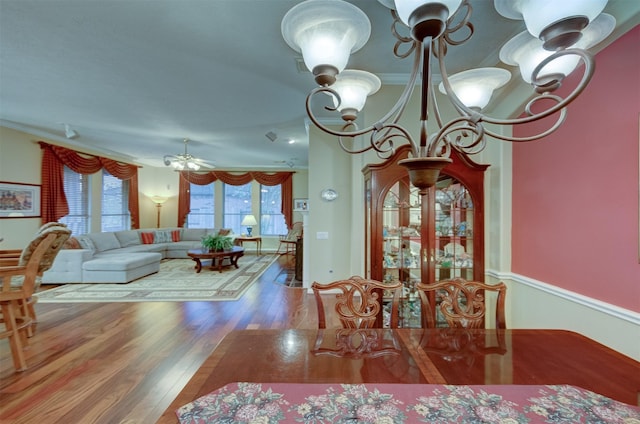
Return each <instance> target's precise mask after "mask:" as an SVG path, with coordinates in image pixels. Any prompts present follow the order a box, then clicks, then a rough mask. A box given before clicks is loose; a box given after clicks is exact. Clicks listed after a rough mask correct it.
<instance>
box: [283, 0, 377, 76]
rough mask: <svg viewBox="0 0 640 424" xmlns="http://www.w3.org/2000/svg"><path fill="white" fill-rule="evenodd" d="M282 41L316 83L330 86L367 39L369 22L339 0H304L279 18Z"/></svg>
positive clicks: (354, 7)
mask: <svg viewBox="0 0 640 424" xmlns="http://www.w3.org/2000/svg"><path fill="white" fill-rule="evenodd" d="M281 31H282V36H283V38H284V40H285V42H286V43H287V44H288V45H289V47H291V48H292V49H294V50H295V51H297V52H301V53H302V57H303V59H304V63H305V65H306V66H307V68H309V69H310V70H311V71H312V72H313V74H314V75H316V81H318V76H320V81H319V83H320V84H322V85H324V84H332V83H333V81H334V79H335V75H336V74H338V73H340V72H342V70H343V69H344V68H345V67H346V66H347V62H348V61H349V55H350V54H351V53H353V52H356V51H358V50H359V49H360V48H362V46H364V44H365V43H366V42H367V40H368V39H369V35H370V34H371V23H370V22H369V18H368V17H367V15H365V13H364V12H363V11H361V10H360V9H358V8H357V7H356V6H354V5H352V4H351V3H347V2H345V1H342V0H306V1H304V2H302V3H299V4H297V5H296V6H294V7H293V8H291V9H290V10H289V11H288V12H287V14H286V15H285V16H284V18H283V19H282V24H281Z"/></svg>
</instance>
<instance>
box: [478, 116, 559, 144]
mask: <svg viewBox="0 0 640 424" xmlns="http://www.w3.org/2000/svg"><path fill="white" fill-rule="evenodd" d="M566 117H567V109H566V108H565V109H562V110H561V111H560V114H559V115H558V119H557V120H556V122H555V123H554V124H553V126H551V127H550V128H548V129H547V130H546V131H544V132H541V133H538V134H535V135H532V136H529V137H513V136H507V135H503V134H498V133H495V132H493V131H490V130H486V133H487V135H489V136H490V137H492V138H495V139H498V140H502V141H511V142H526V141H534V140H539V139H541V138H543V137H546V136H548V135H549V134H551V133H553V132H555V131H556V130H557V129H558V128H560V126H561V125H562V124H563V123H564V121H565V119H566Z"/></svg>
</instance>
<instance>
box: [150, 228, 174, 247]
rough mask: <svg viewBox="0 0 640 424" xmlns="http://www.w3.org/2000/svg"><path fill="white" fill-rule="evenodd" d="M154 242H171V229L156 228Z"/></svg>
mask: <svg viewBox="0 0 640 424" xmlns="http://www.w3.org/2000/svg"><path fill="white" fill-rule="evenodd" d="M153 242H154V243H156V244H160V243H169V242H171V230H156V232H155V239H154V240H153Z"/></svg>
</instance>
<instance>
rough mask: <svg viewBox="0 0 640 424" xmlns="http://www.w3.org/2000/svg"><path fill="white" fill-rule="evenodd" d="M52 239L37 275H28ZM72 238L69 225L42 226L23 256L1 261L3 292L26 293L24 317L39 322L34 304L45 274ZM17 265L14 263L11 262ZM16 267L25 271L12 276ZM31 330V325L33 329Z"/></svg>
mask: <svg viewBox="0 0 640 424" xmlns="http://www.w3.org/2000/svg"><path fill="white" fill-rule="evenodd" d="M49 236H53V237H52V241H51V243H50V244H48V245H47V248H46V249H45V251H44V252H43V253H42V255H40V256H39V257H38V258H37V261H38V262H37V268H36V273H35V275H33V276H32V275H31V274H27V273H26V266H27V265H29V264H31V263H32V259H33V256H34V254H35V251H36V250H37V248H38V247H39V246H40V245H41V244H42V243H43V241H44V240H45V239H48V238H49ZM70 236H71V230H70V229H69V228H67V226H66V225H64V224H61V223H57V222H56V223H47V224H45V225H43V226H42V227H40V229H39V230H38V232H37V233H36V235H35V236H34V238H33V239H32V240H31V241H30V242H29V244H28V245H27V247H25V248H24V249H23V250H22V252H21V254H20V257H19V258H18V259H17V260H15V259H14V260H12V261H10V260H8V259H0V276H5V277H6V278H3V291H7V289H21V290H23V292H24V298H23V300H22V301H21V307H22V308H23V309H24V315H26V316H28V317H30V318H31V320H32V321H33V322H34V323H35V322H36V320H37V318H36V312H35V308H34V306H33V305H35V303H36V302H37V301H38V298H37V296H35V295H34V292H35V291H36V290H37V289H38V288H39V286H40V281H41V277H42V274H43V273H44V272H45V271H47V270H48V269H49V268H51V266H52V265H53V261H54V260H55V258H56V256H57V255H58V252H60V250H61V249H62V247H63V245H64V243H65V242H66V241H67V240H68V239H69V237H70ZM11 262H13V263H11ZM12 267H22V269H23V270H24V271H25V272H16V273H13V274H11V275H10V276H9V272H12V271H10V269H11V268H12ZM29 330H30V331H31V326H30V327H29Z"/></svg>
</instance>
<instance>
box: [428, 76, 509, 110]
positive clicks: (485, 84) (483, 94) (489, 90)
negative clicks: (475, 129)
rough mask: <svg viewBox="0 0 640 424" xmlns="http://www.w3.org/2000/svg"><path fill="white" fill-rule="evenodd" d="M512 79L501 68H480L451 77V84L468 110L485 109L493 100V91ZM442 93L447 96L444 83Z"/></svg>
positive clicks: (441, 84) (441, 85)
mask: <svg viewBox="0 0 640 424" xmlns="http://www.w3.org/2000/svg"><path fill="white" fill-rule="evenodd" d="M510 79H511V73H510V72H509V71H507V70H506V69H500V68H478V69H470V70H468V71H463V72H459V73H457V74H455V75H451V76H450V77H449V83H450V84H451V88H452V89H453V92H454V93H455V95H456V97H458V99H460V101H461V102H462V103H464V105H465V106H467V107H468V108H476V109H483V108H484V107H485V106H486V105H487V104H488V103H489V100H491V96H492V95H493V91H494V90H496V89H497V88H500V87H502V86H503V85H505V84H506V83H507V82H509V80H510ZM439 89H440V92H441V93H442V94H447V93H446V90H445V88H444V83H440V85H439Z"/></svg>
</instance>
